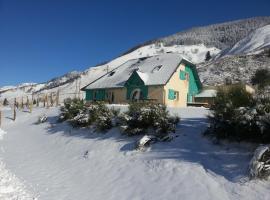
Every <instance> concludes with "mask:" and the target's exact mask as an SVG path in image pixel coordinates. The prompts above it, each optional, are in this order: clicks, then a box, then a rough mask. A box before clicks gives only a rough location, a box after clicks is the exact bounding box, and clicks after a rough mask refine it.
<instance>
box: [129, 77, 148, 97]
mask: <svg viewBox="0 0 270 200" xmlns="http://www.w3.org/2000/svg"><path fill="white" fill-rule="evenodd" d="M125 87H126V88H127V94H126V98H127V99H130V95H131V93H132V92H133V91H134V90H135V89H140V90H141V91H142V93H143V99H147V97H148V87H147V86H145V85H144V82H143V81H142V79H141V78H140V76H139V75H138V74H137V73H136V72H134V73H133V74H132V75H131V76H130V78H129V79H128V80H127V82H126V84H125Z"/></svg>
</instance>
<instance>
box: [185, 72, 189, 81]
mask: <svg viewBox="0 0 270 200" xmlns="http://www.w3.org/2000/svg"><path fill="white" fill-rule="evenodd" d="M185 78H186V80H187V81H189V73H186V77H185Z"/></svg>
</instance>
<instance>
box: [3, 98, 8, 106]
mask: <svg viewBox="0 0 270 200" xmlns="http://www.w3.org/2000/svg"><path fill="white" fill-rule="evenodd" d="M3 105H4V106H8V105H9V102H8V100H7V99H6V98H5V99H4V102H3Z"/></svg>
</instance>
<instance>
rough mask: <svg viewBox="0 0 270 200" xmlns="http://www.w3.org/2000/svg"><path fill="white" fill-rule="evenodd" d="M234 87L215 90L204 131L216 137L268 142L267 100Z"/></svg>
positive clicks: (269, 133) (269, 108) (268, 104)
mask: <svg viewBox="0 0 270 200" xmlns="http://www.w3.org/2000/svg"><path fill="white" fill-rule="evenodd" d="M237 90H238V89H237ZM237 90H235V91H233V92H231V91H230V90H228V91H219V92H218V93H217V98H216V100H215V103H214V105H213V106H212V113H211V115H210V116H209V120H210V126H209V128H208V129H207V131H206V134H210V135H213V136H215V137H216V138H218V139H229V140H236V141H249V142H258V143H269V142H270V128H269V113H270V100H269V99H262V98H260V97H253V98H250V95H245V94H244V93H243V91H239V92H237ZM237 94H238V96H239V97H237ZM243 94H244V95H243Z"/></svg>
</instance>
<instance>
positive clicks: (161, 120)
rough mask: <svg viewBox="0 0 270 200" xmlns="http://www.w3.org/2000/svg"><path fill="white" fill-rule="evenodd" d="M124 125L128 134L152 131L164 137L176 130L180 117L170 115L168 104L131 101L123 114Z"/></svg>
mask: <svg viewBox="0 0 270 200" xmlns="http://www.w3.org/2000/svg"><path fill="white" fill-rule="evenodd" d="M121 121H122V125H123V126H122V127H126V128H125V131H124V132H125V133H126V134H128V135H139V134H144V133H147V132H149V133H152V134H154V135H156V136H158V137H164V136H166V135H167V134H168V133H170V132H174V131H175V127H176V124H177V123H178V122H179V117H173V116H170V115H169V113H168V111H167V108H166V106H164V105H161V104H155V103H137V102H136V103H131V104H130V105H129V110H128V111H127V112H126V113H124V114H122V115H121Z"/></svg>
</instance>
